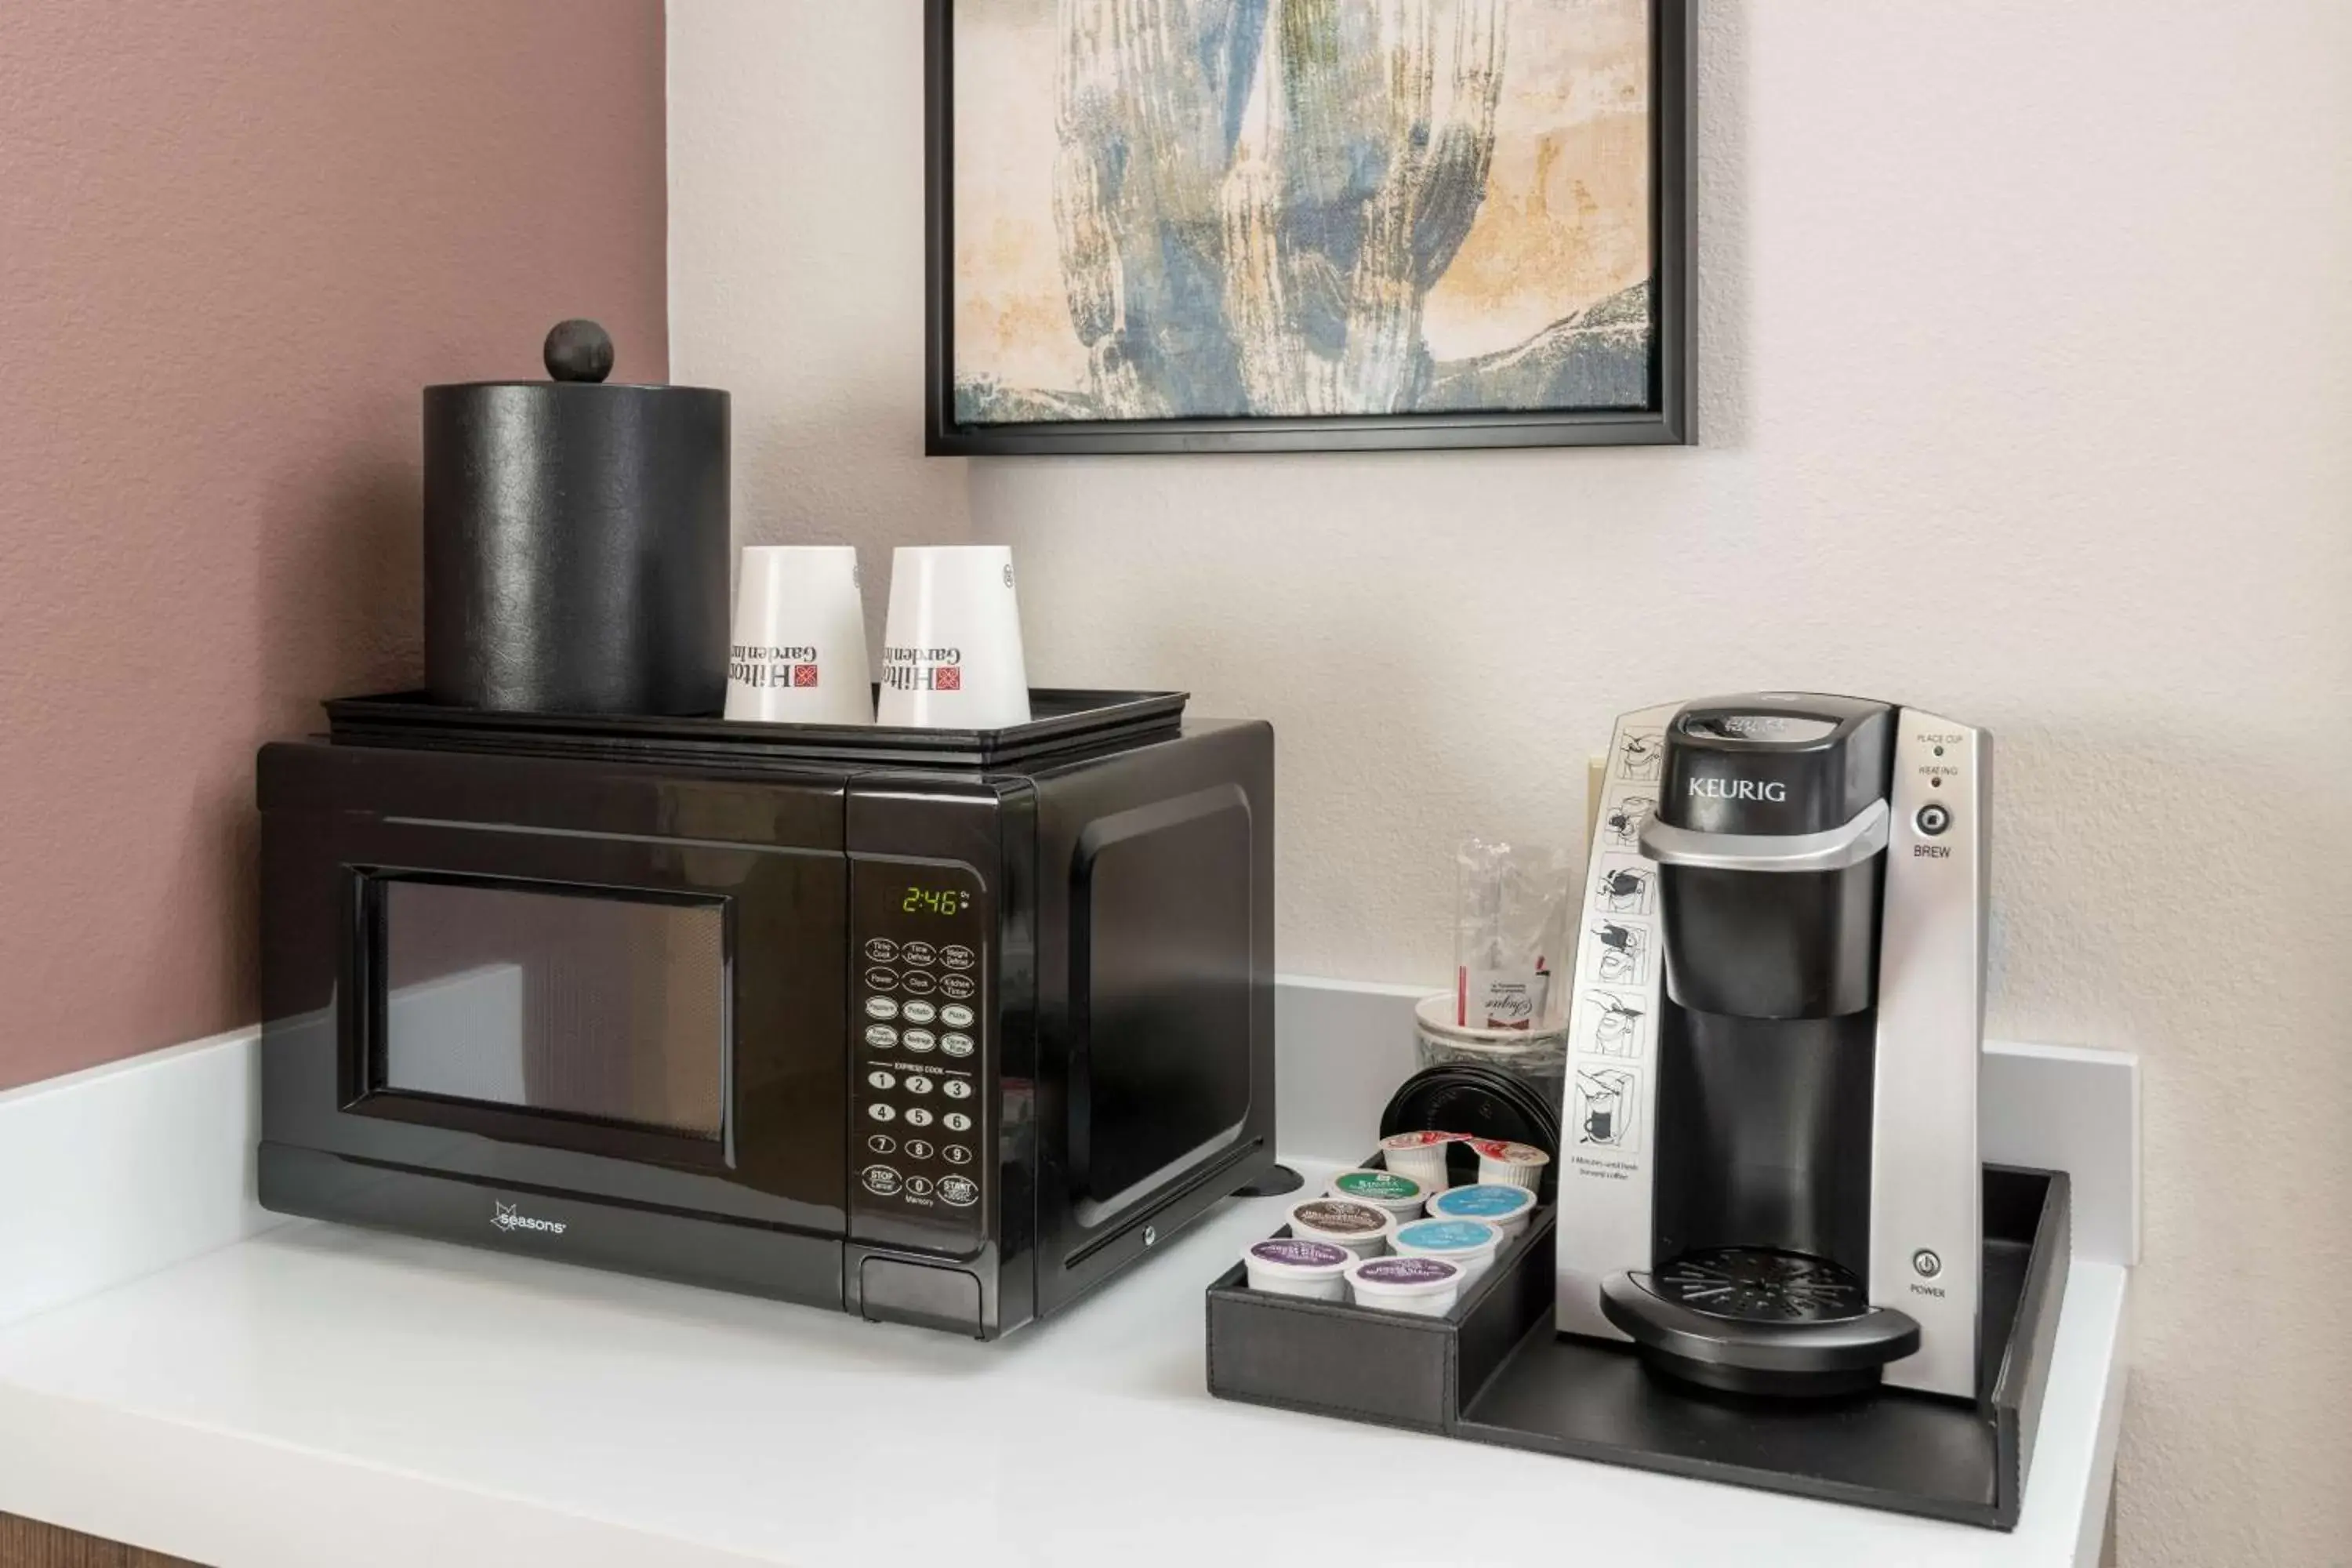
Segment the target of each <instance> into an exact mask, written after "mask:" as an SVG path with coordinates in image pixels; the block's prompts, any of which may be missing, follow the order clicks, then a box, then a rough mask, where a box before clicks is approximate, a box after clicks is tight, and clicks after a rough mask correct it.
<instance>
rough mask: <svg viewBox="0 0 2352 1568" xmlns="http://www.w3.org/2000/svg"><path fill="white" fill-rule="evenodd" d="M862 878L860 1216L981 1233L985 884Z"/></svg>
mask: <svg viewBox="0 0 2352 1568" xmlns="http://www.w3.org/2000/svg"><path fill="white" fill-rule="evenodd" d="M959 883H971V879H970V877H969V874H968V873H957V872H950V871H941V870H940V869H938V868H932V867H918V866H893V865H890V864H888V863H887V862H861V863H860V864H859V865H858V867H857V868H856V896H855V904H856V922H857V927H858V929H857V931H856V940H855V942H854V943H853V945H852V948H851V951H852V952H853V953H855V954H856V960H855V962H854V963H853V964H852V966H851V970H850V973H851V976H852V980H853V982H854V984H856V987H857V989H856V993H855V994H854V995H853V997H852V999H851V1009H852V1012H851V1016H852V1017H853V1019H854V1020H855V1022H854V1024H853V1025H852V1027H851V1031H850V1033H851V1038H852V1041H853V1055H854V1058H855V1062H854V1066H855V1069H856V1070H855V1071H854V1073H853V1074H852V1076H851V1079H850V1083H851V1092H852V1097H853V1111H852V1121H853V1123H854V1125H855V1126H856V1129H857V1131H856V1134H855V1135H854V1137H853V1140H852V1143H851V1148H852V1152H853V1153H852V1160H853V1163H852V1165H851V1169H852V1171H853V1172H854V1173H855V1174H854V1182H855V1185H854V1187H853V1190H852V1206H853V1207H854V1208H856V1209H858V1210H860V1211H861V1212H864V1213H866V1214H871V1215H876V1216H877V1219H879V1218H885V1217H887V1219H889V1220H892V1221H911V1222H913V1223H914V1224H915V1225H917V1226H947V1227H950V1228H952V1229H953V1230H955V1231H957V1232H970V1231H972V1230H975V1229H977V1228H978V1227H979V1226H980V1223H981V1217H980V1216H981V1197H982V1182H983V1181H984V1180H985V1179H986V1178H985V1177H984V1176H983V1174H982V1173H983V1172H984V1171H986V1170H987V1169H988V1161H987V1160H986V1159H985V1158H984V1157H983V1152H984V1149H985V1143H984V1139H985V1136H986V1132H987V1128H986V1124H985V1114H984V1112H983V1111H982V1104H983V1097H982V1093H981V1090H982V1088H983V1087H984V1085H983V1080H982V1071H983V1068H982V1062H983V1060H984V1059H985V1058H984V1055H983V1053H982V1021H981V1015H982V994H981V979H980V976H981V974H982V952H983V951H984V943H983V942H982V934H981V932H982V913H981V910H980V908H979V890H978V888H977V884H976V883H971V885H969V886H958V885H955V884H959Z"/></svg>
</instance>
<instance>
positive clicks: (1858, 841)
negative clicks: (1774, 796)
mask: <svg viewBox="0 0 2352 1568" xmlns="http://www.w3.org/2000/svg"><path fill="white" fill-rule="evenodd" d="M1889 821H1890V817H1889V814H1888V812H1887V809H1886V802H1885V800H1884V799H1883V798H1882V799H1879V800H1874V801H1872V802H1871V803H1870V804H1869V805H1865V806H1864V807H1863V808H1862V809H1861V810H1860V811H1858V812H1856V813H1854V815H1853V820H1852V821H1850V822H1848V823H1846V824H1845V825H1844V826H1841V827H1832V828H1831V829H1830V830H1829V831H1827V832H1826V833H1701V832H1699V831H1698V830H1697V829H1696V828H1692V827H1676V826H1673V825H1672V824H1670V823H1664V822H1660V821H1659V820H1658V819H1657V818H1656V817H1655V816H1652V817H1650V818H1649V819H1647V820H1646V821H1644V822H1643V824H1642V835H1641V846H1642V853H1643V854H1644V855H1646V856H1648V857H1649V858H1651V859H1653V860H1654V861H1656V862H1657V863H1658V864H1659V865H1661V866H1689V867H1693V868H1697V869H1700V870H1707V871H1843V870H1844V869H1845V868H1847V867H1849V866H1859V865H1861V864H1862V863H1863V862H1864V861H1865V860H1868V859H1869V858H1871V857H1872V856H1874V855H1875V854H1877V853H1878V852H1879V851H1881V850H1883V849H1885V847H1886V840H1887V836H1888V824H1889Z"/></svg>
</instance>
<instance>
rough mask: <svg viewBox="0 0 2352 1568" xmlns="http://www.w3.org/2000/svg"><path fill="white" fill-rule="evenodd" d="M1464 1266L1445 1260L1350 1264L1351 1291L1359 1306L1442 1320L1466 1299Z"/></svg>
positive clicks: (1368, 1260) (1371, 1260)
mask: <svg viewBox="0 0 2352 1568" xmlns="http://www.w3.org/2000/svg"><path fill="white" fill-rule="evenodd" d="M1465 1283H1466V1280H1465V1278H1464V1276H1463V1272H1462V1267H1461V1265H1459V1264H1457V1263H1452V1262H1448V1261H1447V1260H1446V1259H1444V1258H1362V1259H1360V1260H1359V1261H1357V1262H1354V1263H1350V1264H1349V1265H1348V1289H1349V1294H1350V1295H1352V1296H1353V1297H1354V1298H1355V1300H1356V1305H1357V1306H1359V1307H1371V1308H1375V1309H1377V1310H1381V1311H1383V1312H1410V1313H1412V1315H1413V1316H1415V1317H1421V1318H1442V1317H1444V1316H1445V1314H1446V1313H1448V1312H1450V1311H1452V1310H1454V1302H1456V1301H1458V1300H1461V1299H1462V1287H1463V1285H1464V1284H1465Z"/></svg>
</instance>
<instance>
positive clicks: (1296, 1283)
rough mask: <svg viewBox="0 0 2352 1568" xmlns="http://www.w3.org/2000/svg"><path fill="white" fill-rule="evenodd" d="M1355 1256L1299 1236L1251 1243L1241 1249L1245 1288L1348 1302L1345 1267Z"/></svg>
mask: <svg viewBox="0 0 2352 1568" xmlns="http://www.w3.org/2000/svg"><path fill="white" fill-rule="evenodd" d="M1356 1261H1357V1258H1356V1255H1355V1254H1354V1253H1352V1252H1350V1251H1349V1250H1348V1249H1347V1248H1346V1247H1341V1246H1339V1245H1338V1244H1337V1243H1336V1242H1328V1241H1309V1240H1307V1238H1306V1237H1303V1236H1289V1237H1281V1236H1278V1237H1272V1238H1271V1239H1269V1240H1265V1241H1254V1242H1252V1243H1250V1245H1249V1246H1248V1247H1246V1248H1244V1251H1243V1253H1242V1262H1243V1264H1244V1266H1246V1267H1247V1268H1248V1269H1249V1288H1250V1289H1253V1290H1264V1291H1265V1292H1266V1293H1267V1294H1268V1295H1273V1296H1304V1297H1306V1298H1307V1299H1308V1300H1314V1301H1344V1300H1347V1299H1348V1279H1347V1268H1348V1265H1349V1264H1350V1263H1354V1262H1356Z"/></svg>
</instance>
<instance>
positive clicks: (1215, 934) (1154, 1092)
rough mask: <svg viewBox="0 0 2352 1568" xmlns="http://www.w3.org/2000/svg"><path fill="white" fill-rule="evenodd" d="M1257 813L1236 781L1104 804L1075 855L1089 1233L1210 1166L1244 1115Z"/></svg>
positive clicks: (1075, 1118)
mask: <svg viewBox="0 0 2352 1568" xmlns="http://www.w3.org/2000/svg"><path fill="white" fill-rule="evenodd" d="M1252 827H1253V825H1252V822H1251V816H1250V812H1249V809H1248V805H1247V802H1246V800H1245V799H1244V796H1243V795H1242V793H1241V791H1240V790H1239V789H1237V788H1234V787H1233V786H1231V785H1225V786H1220V787H1217V788H1213V789H1209V790H1204V791H1202V792H1200V793H1199V794H1196V795H1187V796H1182V797H1180V798H1178V799H1175V800H1170V801H1163V802H1159V803H1156V804H1154V805H1148V806H1143V807H1139V808H1137V809H1134V810H1130V811H1126V812H1121V813H1118V814H1116V815H1113V816H1105V817H1102V818H1100V819H1097V821H1095V822H1094V823H1092V824H1091V825H1090V826H1088V827H1087V830H1086V831H1085V833H1084V834H1082V835H1081V836H1080V838H1079V842H1078V846H1077V853H1076V858H1075V859H1074V862H1073V888H1072V900H1071V928H1070V938H1071V963H1070V980H1071V1008H1070V1019H1071V1026H1072V1041H1071V1045H1072V1049H1071V1054H1070V1090H1069V1114H1070V1120H1069V1149H1070V1169H1071V1174H1072V1177H1073V1191H1072V1193H1071V1194H1070V1198H1071V1210H1070V1212H1071V1216H1072V1218H1073V1219H1074V1220H1076V1223H1077V1225H1078V1226H1080V1227H1081V1229H1082V1230H1085V1231H1089V1232H1092V1231H1099V1230H1101V1229H1103V1228H1104V1227H1106V1226H1118V1224H1119V1223H1120V1222H1121V1221H1122V1220H1123V1219H1126V1218H1128V1217H1129V1216H1131V1215H1137V1214H1139V1213H1141V1212H1144V1211H1148V1210H1149V1209H1150V1208H1151V1207H1153V1206H1154V1205H1157V1204H1158V1203H1159V1202H1160V1201H1162V1200H1164V1199H1165V1198H1166V1197H1167V1196H1168V1195H1169V1194H1170V1192H1171V1188H1175V1187H1181V1186H1183V1185H1186V1184H1190V1183H1192V1182H1193V1181H1197V1180H1200V1179H1203V1178H1205V1177H1207V1176H1209V1175H1211V1174H1212V1173H1213V1172H1214V1171H1216V1170H1217V1169H1218V1168H1219V1167H1220V1165H1221V1163H1222V1162H1221V1160H1220V1156H1221V1155H1222V1154H1223V1153H1224V1152H1227V1151H1232V1150H1237V1148H1238V1146H1239V1145H1240V1144H1241V1143H1242V1142H1243V1138H1244V1130H1245V1129H1246V1128H1247V1126H1248V1124H1249V1121H1250V1111H1251V1104H1252V1090H1253V1084H1252V1081H1251V1070H1252V1055H1251V1051H1250V1041H1251V1037H1252V1029H1253V1027H1254V1019H1253V1006H1254V999H1255V987H1254V985H1253V980H1254V977H1255V968H1254V965H1255V942H1254V939H1255V920H1254V913H1255V911H1254V910H1253V908H1252V902H1253V891H1254V879H1253V877H1252V875H1251V872H1250V867H1251V859H1252V856H1253V853H1254V850H1253V842H1252V837H1251V835H1252Z"/></svg>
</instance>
